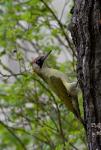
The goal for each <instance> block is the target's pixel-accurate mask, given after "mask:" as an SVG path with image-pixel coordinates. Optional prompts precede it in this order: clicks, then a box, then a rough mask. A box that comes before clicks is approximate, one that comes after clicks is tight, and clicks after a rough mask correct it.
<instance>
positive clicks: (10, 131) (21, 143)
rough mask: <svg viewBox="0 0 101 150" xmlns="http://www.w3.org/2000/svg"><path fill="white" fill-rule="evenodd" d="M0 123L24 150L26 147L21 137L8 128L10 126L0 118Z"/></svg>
mask: <svg viewBox="0 0 101 150" xmlns="http://www.w3.org/2000/svg"><path fill="white" fill-rule="evenodd" d="M0 124H1V125H2V126H3V127H4V128H6V129H7V130H8V131H9V133H10V134H11V135H12V136H13V137H14V138H15V139H16V140H17V141H18V142H19V143H20V145H21V146H22V148H23V149H24V150H27V149H26V147H25V145H24V143H23V142H22V141H21V139H20V138H19V137H18V136H17V135H16V134H15V133H14V132H13V131H12V130H11V129H10V127H8V126H7V125H6V124H5V123H3V122H2V121H1V120H0Z"/></svg>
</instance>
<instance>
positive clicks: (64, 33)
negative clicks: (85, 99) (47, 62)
mask: <svg viewBox="0 0 101 150" xmlns="http://www.w3.org/2000/svg"><path fill="white" fill-rule="evenodd" d="M40 1H41V2H42V3H43V4H44V5H45V6H46V8H48V10H49V11H50V12H51V14H52V15H53V17H54V18H55V20H56V21H57V23H58V25H59V27H60V29H61V31H62V33H63V35H64V37H65V39H66V41H67V43H68V45H69V47H70V48H71V50H72V53H73V55H74V56H75V57H77V55H76V53H75V50H74V48H73V46H72V44H71V42H70V40H69V37H68V35H67V33H66V32H65V30H64V27H63V25H62V23H61V21H60V20H59V19H58V17H57V16H56V15H55V13H54V11H53V10H52V9H51V8H50V7H49V6H48V4H47V3H46V2H45V1H44V0H40Z"/></svg>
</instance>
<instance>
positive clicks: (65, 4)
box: [60, 0, 69, 20]
mask: <svg viewBox="0 0 101 150" xmlns="http://www.w3.org/2000/svg"><path fill="white" fill-rule="evenodd" d="M68 2H69V1H67V2H66V0H65V3H64V6H63V9H62V12H61V16H60V20H62V17H63V14H64V11H65V8H66V6H67V4H68Z"/></svg>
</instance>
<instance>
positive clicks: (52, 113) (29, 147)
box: [0, 0, 87, 150]
mask: <svg viewBox="0 0 101 150" xmlns="http://www.w3.org/2000/svg"><path fill="white" fill-rule="evenodd" d="M57 1H59V0H57ZM53 4H54V1H51V0H48V1H47V0H14V1H13V0H1V1H0V70H1V71H0V149H1V150H67V149H68V150H86V149H87V147H86V139H85V131H84V129H83V127H82V125H81V124H80V122H79V121H78V120H77V119H76V118H75V117H74V115H73V114H72V113H71V112H69V111H68V110H67V108H65V106H64V104H63V103H62V102H61V101H60V100H59V99H58V97H56V95H55V94H54V93H53V92H52V91H51V90H50V89H49V88H48V87H47V85H46V84H45V83H44V82H43V81H42V80H41V79H40V78H39V77H37V76H36V75H35V74H34V73H33V72H32V68H31V67H30V62H31V60H32V57H36V56H38V55H40V54H45V53H47V52H49V51H50V50H53V51H52V53H51V55H50V57H49V59H48V60H47V64H48V65H49V66H51V67H54V68H57V69H59V70H61V71H63V72H64V73H66V74H67V76H68V80H69V81H74V80H76V71H75V70H76V69H75V68H76V51H75V48H74V45H73V43H72V39H71V36H70V32H69V30H68V25H69V23H70V20H71V17H72V14H71V13H70V10H71V8H72V6H73V1H71V0H65V1H64V5H63V8H62V11H61V12H60V11H57V9H55V7H54V5H53ZM58 14H60V15H58ZM63 53H64V54H65V55H68V56H69V57H68V58H67V60H66V61H62V62H59V61H58V59H59V56H61V55H62V54H63ZM63 59H64V58H62V60H63ZM79 103H80V109H81V112H82V115H83V108H82V96H81V95H80V94H79Z"/></svg>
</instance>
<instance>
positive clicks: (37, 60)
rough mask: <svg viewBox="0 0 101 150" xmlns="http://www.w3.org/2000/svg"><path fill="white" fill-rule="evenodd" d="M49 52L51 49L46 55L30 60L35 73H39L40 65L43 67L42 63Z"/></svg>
mask: <svg viewBox="0 0 101 150" xmlns="http://www.w3.org/2000/svg"><path fill="white" fill-rule="evenodd" d="M50 53H51V51H49V52H48V53H47V54H46V55H43V56H39V57H36V58H35V59H34V60H33V61H32V62H31V65H32V67H33V70H34V71H35V72H36V73H39V72H40V70H41V69H42V67H43V64H44V62H45V60H46V59H47V57H48V56H49V54H50Z"/></svg>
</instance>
